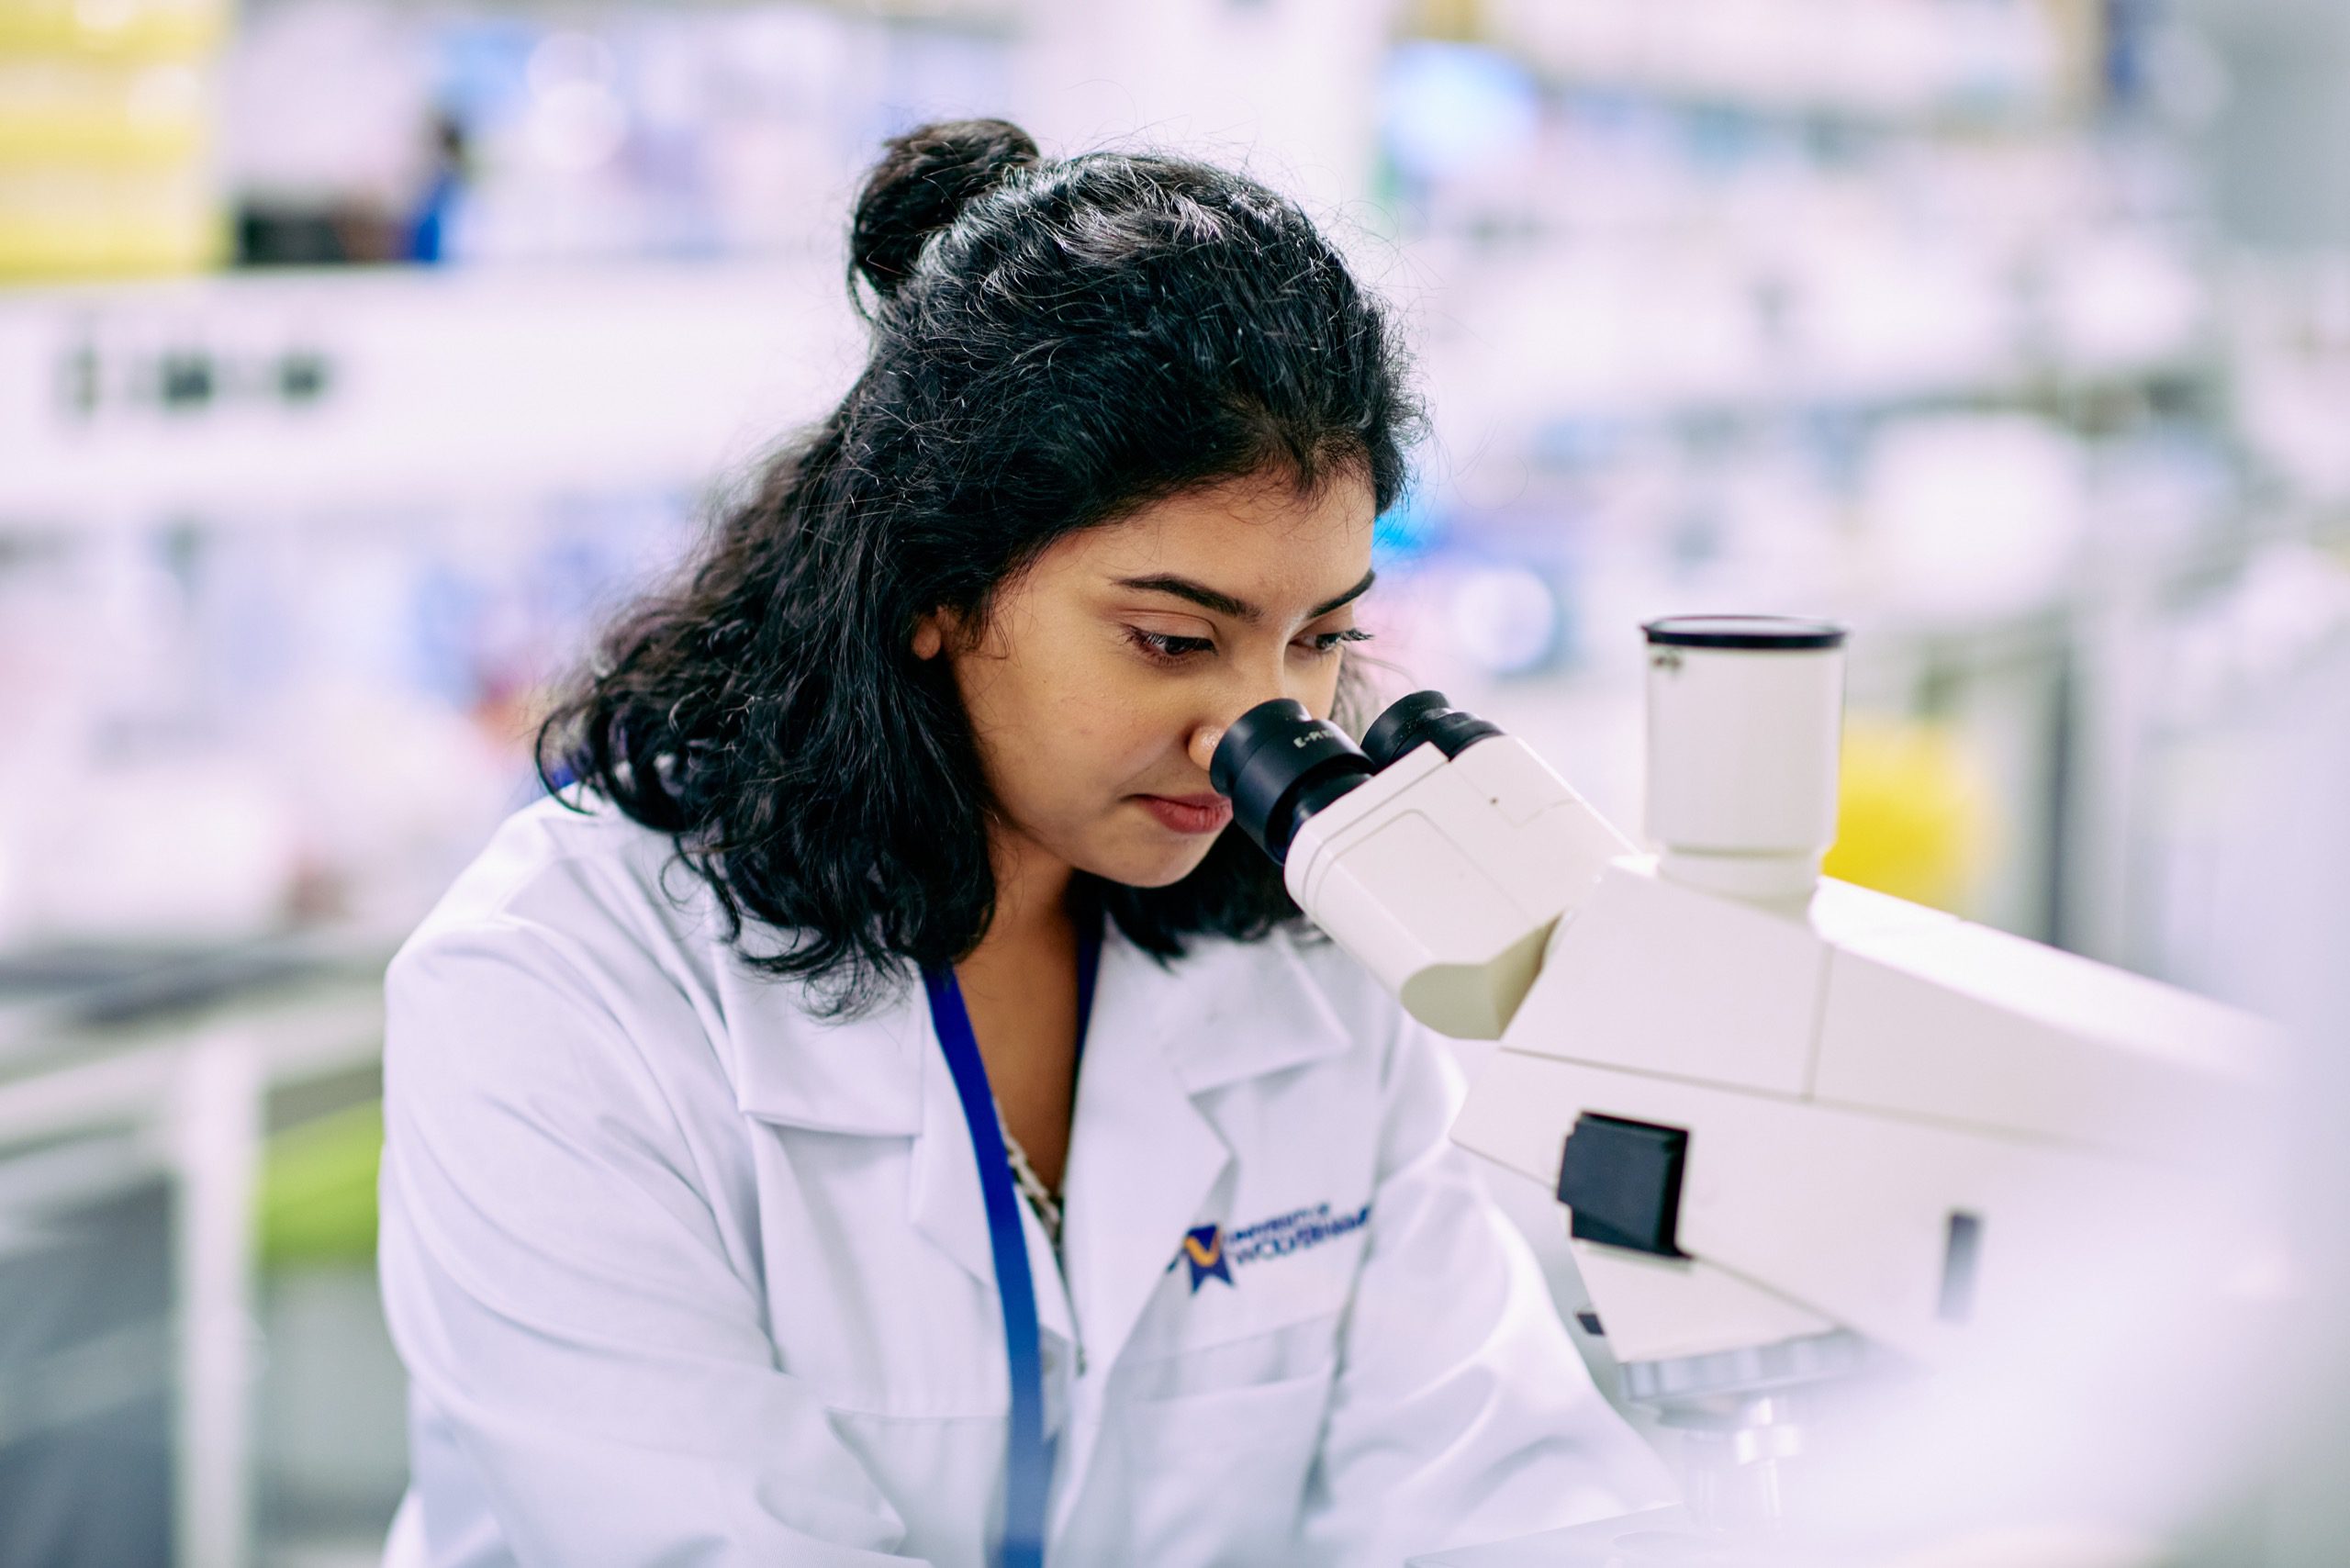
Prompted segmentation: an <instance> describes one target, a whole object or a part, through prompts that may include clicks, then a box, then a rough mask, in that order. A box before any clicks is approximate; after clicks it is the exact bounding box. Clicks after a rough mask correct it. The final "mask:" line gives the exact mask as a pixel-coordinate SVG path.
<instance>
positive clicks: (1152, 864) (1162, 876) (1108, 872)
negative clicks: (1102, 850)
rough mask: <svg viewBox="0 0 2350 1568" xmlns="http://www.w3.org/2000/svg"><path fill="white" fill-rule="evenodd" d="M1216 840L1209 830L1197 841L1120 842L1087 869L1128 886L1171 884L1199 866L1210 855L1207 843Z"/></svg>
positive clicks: (1188, 874) (1211, 843) (1106, 880)
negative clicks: (1121, 843) (1181, 842)
mask: <svg viewBox="0 0 2350 1568" xmlns="http://www.w3.org/2000/svg"><path fill="white" fill-rule="evenodd" d="M1214 842H1215V835H1214V834H1207V835H1206V836H1204V837H1203V838H1201V839H1199V840H1198V841H1197V842H1196V843H1187V844H1173V845H1159V846H1147V847H1146V846H1135V845H1126V846H1120V849H1119V852H1118V853H1115V854H1111V855H1105V856H1103V857H1102V858H1101V859H1100V860H1098V861H1094V862H1092V863H1091V864H1088V865H1087V866H1086V867H1085V869H1086V870H1088V871H1090V872H1091V873H1092V874H1093V875H1094V876H1097V877H1099V878H1101V879H1102V880H1103V881H1105V882H1116V883H1119V884H1121V885H1122V886H1125V887H1129V888H1167V887H1172V886H1174V885H1175V884H1176V883H1177V882H1180V881H1181V880H1182V879H1184V878H1186V877H1188V876H1190V875H1191V874H1192V872H1194V871H1196V870H1198V869H1199V868H1200V862H1201V861H1203V860H1205V859H1206V858H1207V857H1208V847H1209V846H1210V845H1213V844H1214Z"/></svg>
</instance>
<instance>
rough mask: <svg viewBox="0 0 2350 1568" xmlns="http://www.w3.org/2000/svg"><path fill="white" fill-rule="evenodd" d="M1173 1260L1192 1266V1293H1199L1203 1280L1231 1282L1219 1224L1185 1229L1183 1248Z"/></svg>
mask: <svg viewBox="0 0 2350 1568" xmlns="http://www.w3.org/2000/svg"><path fill="white" fill-rule="evenodd" d="M1175 1262H1176V1263H1189V1264H1190V1265H1191V1266H1192V1294H1193V1295H1197V1294H1200V1285H1201V1283H1202V1282H1203V1281H1206V1280H1222V1281H1223V1282H1225V1284H1227V1285H1228V1284H1230V1283H1231V1282H1232V1270H1231V1269H1230V1268H1229V1267H1228V1266H1227V1265H1226V1264H1225V1257H1224V1236H1223V1228H1222V1227H1221V1226H1213V1225H1203V1226H1200V1227H1199V1228H1198V1229H1197V1230H1187V1231H1185V1232H1184V1233H1183V1250H1182V1251H1181V1254H1179V1255H1178V1256H1177V1258H1176V1260H1175ZM1174 1266H1175V1264H1174V1263H1169V1265H1168V1267H1169V1268H1170V1269H1171V1268H1173V1267H1174Z"/></svg>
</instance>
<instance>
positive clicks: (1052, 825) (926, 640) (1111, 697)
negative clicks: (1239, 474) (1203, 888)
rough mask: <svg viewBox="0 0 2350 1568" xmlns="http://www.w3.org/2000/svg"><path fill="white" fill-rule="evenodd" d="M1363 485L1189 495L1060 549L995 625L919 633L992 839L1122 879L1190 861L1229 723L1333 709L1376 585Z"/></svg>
mask: <svg viewBox="0 0 2350 1568" xmlns="http://www.w3.org/2000/svg"><path fill="white" fill-rule="evenodd" d="M1374 511H1375V508H1374V506H1373V502H1372V496H1371V486H1370V484H1369V483H1368V482H1367V481H1366V480H1363V479H1360V478H1357V477H1354V476H1343V477H1339V478H1336V479H1333V480H1332V481H1331V482H1330V483H1329V484H1327V485H1326V486H1325V487H1323V489H1322V491H1321V493H1320V494H1318V495H1304V494H1301V493H1300V492H1299V491H1298V490H1297V489H1296V488H1295V487H1293V486H1292V485H1290V484H1288V483H1286V482H1280V481H1267V480H1261V479H1251V480H1237V481H1231V482H1227V483H1225V484H1219V485H1215V486H1212V487H1203V488H1201V489H1198V490H1192V491H1187V492H1185V493H1183V494H1181V495H1178V496H1175V497H1172V498H1169V499H1167V500H1163V501H1158V502H1156V503H1154V504H1152V505H1150V506H1148V507H1146V508H1144V509H1143V510H1140V511H1137V512H1136V513H1134V514H1132V515H1131V516H1129V517H1127V518H1125V520H1123V521H1118V522H1113V523H1108V524H1104V525H1103V526H1101V527H1098V528H1090V529H1085V530H1081V531H1080V532H1077V533H1074V534H1070V535H1069V536H1067V537H1065V538H1063V539H1060V540H1058V541H1057V542H1056V543H1054V544H1052V545H1051V546H1050V547H1049V548H1047V549H1046V552H1045V553H1044V554H1043V555H1042V556H1040V557H1039V558H1038V559H1037V561H1036V562H1035V566H1033V567H1032V568H1031V569H1029V570H1028V571H1027V572H1025V573H1024V574H1022V575H1021V576H1020V577H1018V578H1017V579H1016V580H1014V581H1013V582H1012V583H1009V584H1007V585H1006V587H1005V588H1004V590H1003V591H1002V593H1000V594H999V595H998V596H997V599H996V602H995V605H994V607H993V610H992V611H991V613H990V616H989V618H988V622H987V624H986V625H985V626H984V627H982V628H979V631H978V633H977V634H976V635H973V636H957V635H956V634H954V633H953V632H951V631H950V630H948V629H947V627H946V624H945V623H944V622H926V623H925V624H924V626H923V628H922V630H921V631H920V632H919V633H917V635H916V638H915V644H914V645H915V651H916V652H917V653H918V654H922V655H923V656H926V657H927V656H934V655H940V654H943V655H945V656H946V658H948V659H949V660H950V661H951V662H952V664H953V666H954V670H955V677H956V681H957V686H958V687H959V688H960V689H961V691H962V695H963V704H964V707H965V710H966V711H968V713H969V715H970V720H971V727H972V730H973V733H974V734H976V735H977V737H978V740H979V756H980V759H981V762H982V764H983V765H984V767H985V768H986V770H987V778H988V783H989V786H990V789H991V790H992V791H993V793H994V797H995V801H996V805H997V808H998V812H999V825H998V831H999V833H1000V834H1003V835H1005V836H1006V837H1008V838H1009V840H1010V842H1009V843H1006V844H1002V845H1000V846H998V848H999V854H1001V853H1002V851H1003V850H1005V849H1009V850H1011V851H1013V852H1014V853H1016V854H1018V855H1019V856H1020V857H1022V858H1023V859H1026V858H1027V857H1028V856H1029V855H1031V854H1032V853H1034V852H1038V851H1041V852H1042V854H1043V856H1044V857H1046V861H1045V863H1046V864H1047V865H1062V866H1068V867H1070V868H1075V869H1078V870H1082V871H1090V872H1091V873H1093V874H1094V875H1095V876H1098V877H1102V878H1105V879H1109V880H1111V881H1113V882H1123V883H1125V884H1127V885H1129V886H1134V887H1163V886H1165V885H1166V884H1168V883H1169V882H1173V881H1176V880H1179V879H1181V878H1182V877H1183V876H1184V875H1185V874H1186V873H1188V872H1189V871H1191V870H1192V868H1194V867H1196V866H1197V865H1198V864H1199V863H1200V861H1201V859H1202V858H1203V857H1204V856H1205V855H1206V854H1207V852H1208V846H1209V845H1210V844H1211V843H1213V842H1214V838H1215V836H1216V834H1218V833H1219V832H1221V831H1222V830H1223V828H1224V826H1225V823H1228V822H1229V821H1230V820H1231V815H1232V812H1231V807H1230V805H1229V803H1228V802H1226V801H1225V800H1224V799H1223V798H1222V797H1220V796H1218V795H1217V794H1215V792H1214V790H1210V789H1209V788H1208V758H1209V757H1210V756H1212V755H1213V754H1214V749H1215V741H1216V738H1217V736H1219V735H1220V734H1222V733H1223V731H1224V729H1225V726H1226V725H1228V724H1230V723H1231V722H1232V721H1233V720H1234V719H1236V718H1237V717H1239V716H1240V715H1241V714H1242V713H1244V712H1246V711H1248V709H1250V708H1253V707H1255V706H1256V705H1257V704H1258V703H1259V702H1263V701H1266V700H1269V699H1271V698H1276V697H1290V698H1294V699H1296V700H1298V701H1300V702H1302V703H1304V705H1305V707H1306V709H1307V711H1310V712H1312V713H1314V714H1315V715H1316V716H1318V717H1327V716H1328V715H1329V712H1330V704H1331V700H1332V699H1333V698H1334V696H1335V695H1336V693H1337V681H1338V665H1339V659H1340V652H1339V650H1340V649H1341V647H1342V646H1343V645H1344V644H1347V643H1348V642H1352V641H1356V640H1359V639H1360V637H1361V636H1362V633H1360V632H1358V631H1357V630H1356V629H1355V605H1356V601H1357V599H1358V598H1359V596H1360V595H1361V593H1362V592H1363V590H1364V589H1366V588H1369V587H1370V586H1371V523H1372V520H1373V514H1374Z"/></svg>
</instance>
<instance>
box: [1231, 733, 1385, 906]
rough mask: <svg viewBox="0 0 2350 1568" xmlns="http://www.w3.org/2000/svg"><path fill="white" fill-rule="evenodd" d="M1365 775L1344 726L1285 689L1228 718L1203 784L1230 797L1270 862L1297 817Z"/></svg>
mask: <svg viewBox="0 0 2350 1568" xmlns="http://www.w3.org/2000/svg"><path fill="white" fill-rule="evenodd" d="M1370 777H1371V759H1370V758H1369V757H1367V756H1363V754H1362V752H1361V751H1360V749H1359V748H1358V747H1357V746H1356V745H1355V743H1354V742H1352V741H1350V740H1348V738H1347V735H1346V732H1345V731H1343V730H1341V729H1339V728H1338V727H1337V725H1335V724H1332V723H1329V722H1326V721H1324V720H1321V719H1317V718H1315V717H1314V715H1313V714H1311V713H1308V712H1307V711H1305V707H1304V704H1303V703H1299V702H1292V701H1291V700H1289V699H1288V698H1286V697H1282V698H1276V699H1275V700H1272V701H1270V702H1259V704H1257V706H1255V707H1254V708H1251V709H1249V710H1248V711H1247V712H1246V713H1243V714H1241V715H1240V717H1239V718H1237V719H1236V720H1234V721H1233V724H1232V728H1230V729H1228V730H1226V731H1225V732H1224V739H1222V740H1221V741H1218V742H1217V743H1216V748H1215V756H1213V757H1211V758H1210V759H1209V761H1208V782H1209V784H1210V785H1212V786H1213V787H1214V790H1215V792H1216V793H1217V794H1219V795H1229V796H1230V797H1232V820H1233V821H1234V822H1236V823H1239V824H1240V831H1241V832H1243V833H1245V834H1248V837H1249V838H1250V840H1251V841H1252V842H1254V843H1255V844H1256V846H1258V847H1259V849H1262V850H1263V851H1264V852H1265V853H1266V854H1268V855H1270V856H1271V857H1273V859H1274V861H1275V862H1276V863H1277V864H1278V863H1280V862H1281V861H1283V860H1286V859H1287V858H1288V857H1289V845H1290V840H1291V839H1292V837H1294V836H1295V835H1296V833H1297V828H1298V824H1299V823H1303V822H1304V820H1305V819H1306V818H1308V817H1310V816H1312V815H1313V814H1314V813H1315V812H1318V811H1320V810H1321V809H1322V808H1323V807H1325V806H1326V805H1328V804H1329V803H1330V802H1331V801H1335V800H1337V798H1338V797H1339V796H1341V795H1343V794H1345V793H1346V792H1347V791H1348V790H1351V789H1353V788H1354V787H1355V786H1356V785H1358V784H1360V783H1361V782H1362V781H1363V780H1364V779H1366V778H1370Z"/></svg>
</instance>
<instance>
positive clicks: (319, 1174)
mask: <svg viewBox="0 0 2350 1568" xmlns="http://www.w3.org/2000/svg"><path fill="white" fill-rule="evenodd" d="M383 1150H384V1106H383V1103H382V1102H381V1101H377V1100H371V1101H369V1102H368V1103H365V1104H364V1105H353V1106H351V1107H349V1108H348V1109H346V1110H341V1111H337V1112H334V1113H333V1114H330V1115H324V1116H320V1117H319V1118H317V1119H316V1120H315V1121H308V1122H304V1123H302V1124H301V1125H300V1126H295V1127H289V1128H287V1129H286V1130H285V1131H284V1132H282V1133H279V1134H278V1135H276V1136H275V1137H272V1138H271V1139H270V1140H269V1144H268V1146H267V1148H265V1149H264V1150H263V1155H262V1177H261V1204H260V1209H261V1213H260V1222H261V1264H262V1267H263V1269H265V1270H270V1271H283V1270H288V1269H300V1268H306V1267H311V1266H315V1265H319V1264H343V1263H371V1262H373V1261H374V1260H375V1167H376V1164H377V1161H378V1160H379V1159H380V1158H381V1156H382V1154H383Z"/></svg>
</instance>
